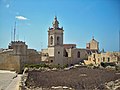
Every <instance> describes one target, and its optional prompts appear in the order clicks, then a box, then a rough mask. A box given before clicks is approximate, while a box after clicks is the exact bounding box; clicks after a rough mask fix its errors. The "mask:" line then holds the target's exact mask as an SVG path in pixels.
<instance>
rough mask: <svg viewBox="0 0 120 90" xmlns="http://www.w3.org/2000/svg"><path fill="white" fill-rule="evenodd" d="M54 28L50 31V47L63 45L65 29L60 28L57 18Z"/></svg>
mask: <svg viewBox="0 0 120 90" xmlns="http://www.w3.org/2000/svg"><path fill="white" fill-rule="evenodd" d="M52 24H53V27H52V28H49V30H48V47H54V46H62V45H63V27H62V28H59V22H58V21H57V17H56V16H55V18H54V21H53V23H52Z"/></svg>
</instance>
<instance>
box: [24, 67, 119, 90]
mask: <svg viewBox="0 0 120 90" xmlns="http://www.w3.org/2000/svg"><path fill="white" fill-rule="evenodd" d="M116 73H120V71H119V72H117V71H111V70H102V69H91V68H85V67H84V68H75V69H70V70H59V71H35V70H34V71H28V79H27V81H26V85H27V87H30V86H35V87H44V88H48V87H52V86H67V87H71V88H74V89H75V90H81V89H82V90H83V89H86V90H91V89H95V88H96V87H101V85H103V84H104V83H105V82H109V81H113V80H117V79H120V74H116ZM101 90H102V89H101Z"/></svg>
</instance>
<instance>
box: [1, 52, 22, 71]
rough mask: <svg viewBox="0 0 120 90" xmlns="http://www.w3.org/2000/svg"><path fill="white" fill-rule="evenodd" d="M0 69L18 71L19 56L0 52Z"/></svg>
mask: <svg viewBox="0 0 120 90" xmlns="http://www.w3.org/2000/svg"><path fill="white" fill-rule="evenodd" d="M0 69H3V70H14V71H17V72H20V56H15V55H12V54H11V55H9V54H0Z"/></svg>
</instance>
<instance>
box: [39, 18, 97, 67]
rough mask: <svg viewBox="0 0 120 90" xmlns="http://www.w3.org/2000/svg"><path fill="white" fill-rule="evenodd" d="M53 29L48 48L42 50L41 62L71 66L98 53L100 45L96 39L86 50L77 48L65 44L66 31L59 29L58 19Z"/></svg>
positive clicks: (55, 20)
mask: <svg viewBox="0 0 120 90" xmlns="http://www.w3.org/2000/svg"><path fill="white" fill-rule="evenodd" d="M52 24H53V27H52V28H49V29H48V48H47V49H43V50H42V52H41V53H42V54H41V55H42V56H41V58H42V59H41V60H42V61H44V62H48V63H49V64H53V65H66V64H67V65H71V64H75V63H79V62H82V61H83V60H85V59H87V57H88V55H90V54H91V53H92V52H98V50H99V47H98V46H99V44H98V42H97V41H96V40H95V39H92V41H91V42H90V43H89V47H87V48H86V49H81V48H76V44H63V40H64V39H63V36H64V30H63V27H61V28H60V27H59V22H58V20H57V17H55V18H54V21H53V23H52Z"/></svg>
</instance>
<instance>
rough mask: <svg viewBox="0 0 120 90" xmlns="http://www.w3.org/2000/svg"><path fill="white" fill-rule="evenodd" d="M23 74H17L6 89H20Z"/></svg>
mask: <svg viewBox="0 0 120 90" xmlns="http://www.w3.org/2000/svg"><path fill="white" fill-rule="evenodd" d="M21 76H22V75H17V77H15V78H14V79H13V80H12V82H11V83H10V84H9V86H8V87H7V88H6V89H5V90H19V84H20V81H21Z"/></svg>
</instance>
